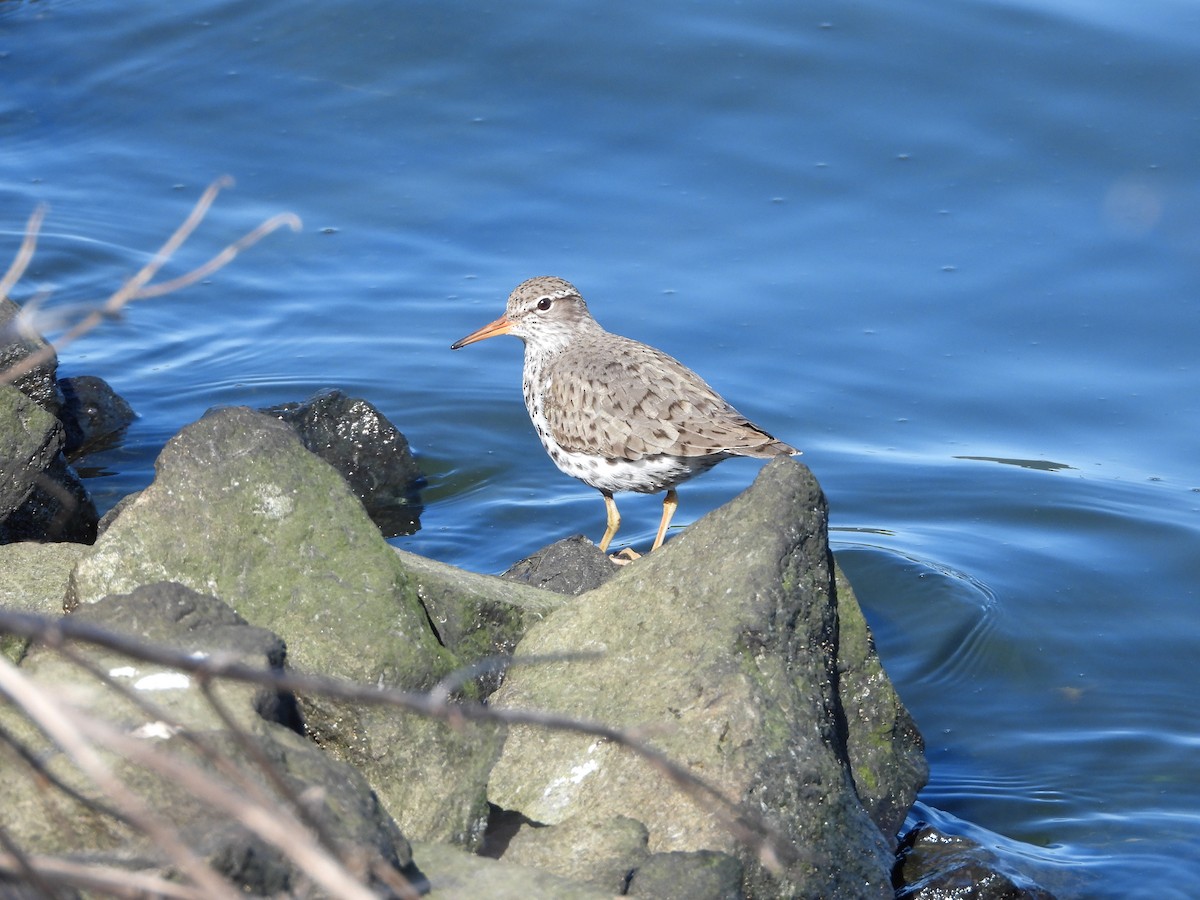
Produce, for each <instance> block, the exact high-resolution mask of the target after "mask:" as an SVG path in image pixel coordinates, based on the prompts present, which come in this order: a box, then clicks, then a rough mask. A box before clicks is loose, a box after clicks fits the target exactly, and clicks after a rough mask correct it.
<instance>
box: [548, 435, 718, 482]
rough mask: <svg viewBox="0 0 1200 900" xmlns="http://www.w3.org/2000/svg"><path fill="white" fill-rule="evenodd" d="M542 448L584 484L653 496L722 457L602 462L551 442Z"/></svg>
mask: <svg viewBox="0 0 1200 900" xmlns="http://www.w3.org/2000/svg"><path fill="white" fill-rule="evenodd" d="M542 445H543V446H544V447H545V448H546V452H547V453H548V454H550V458H551V459H552V460H554V464H555V465H556V466H558V468H559V469H560V470H561V471H563V472H565V473H566V474H568V475H570V476H571V477H572V478H578V479H579V480H580V481H582V482H583V483H584V484H586V485H589V486H591V487H594V488H596V489H597V490H600V491H609V492H612V493H616V492H619V491H637V492H638V493H641V494H655V493H658V492H659V491H665V490H666V489H667V488H670V487H674V486H675V485H677V484H679V483H680V482H682V481H686V480H687V479H689V478H691V477H692V476H693V475H699V474H700V473H701V472H706V471H708V470H709V469H711V468H712V467H713V466H715V465H716V464H717V463H719V462H720V461H721V459H722V458H723V457H722V456H692V457H682V456H669V455H660V456H647V457H644V458H642V459H632V460H631V459H605V458H603V457H600V456H594V455H592V454H588V453H576V452H572V451H570V450H564V449H563V448H562V447H560V446H559V445H558V444H556V443H554V442H553V441H543V442H542Z"/></svg>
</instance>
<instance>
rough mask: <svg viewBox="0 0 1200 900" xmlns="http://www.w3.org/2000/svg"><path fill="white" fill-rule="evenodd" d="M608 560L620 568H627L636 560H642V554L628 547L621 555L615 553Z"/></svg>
mask: <svg viewBox="0 0 1200 900" xmlns="http://www.w3.org/2000/svg"><path fill="white" fill-rule="evenodd" d="M608 558H609V560H611V561H612V562H614V563H616V564H617V565H618V566H627V565H629V564H630V563H631V562H633V561H634V560H635V559H641V558H642V554H640V553H638V552H637V551H636V550H634V549H633V548H632V547H626V548H625V549H624V550H622V551H621V552H620V553H613V554H612V555H611V556H609V557H608Z"/></svg>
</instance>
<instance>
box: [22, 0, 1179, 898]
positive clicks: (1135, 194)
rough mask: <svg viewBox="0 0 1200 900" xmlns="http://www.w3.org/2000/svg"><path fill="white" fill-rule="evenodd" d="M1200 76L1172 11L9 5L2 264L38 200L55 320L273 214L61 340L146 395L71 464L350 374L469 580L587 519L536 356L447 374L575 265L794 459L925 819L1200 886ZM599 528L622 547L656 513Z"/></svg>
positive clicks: (1068, 886)
mask: <svg viewBox="0 0 1200 900" xmlns="http://www.w3.org/2000/svg"><path fill="white" fill-rule="evenodd" d="M660 7H661V8H660ZM1197 97H1200V4H1197V3H1195V2H1193V0H1187V2H1184V0H1139V2H1138V3H1123V2H1118V0H1113V2H1108V3H1104V2H1099V0H1093V2H1083V0H1024V2H1021V0H1009V2H1000V0H994V2H984V0H957V2H954V0H938V2H934V0H886V2H885V0H864V2H861V3H856V4H844V3H835V2H829V0H825V2H815V3H809V4H796V3H785V2H745V3H741V4H727V3H705V2H697V3H690V4H686V5H678V4H676V5H668V6H661V5H653V4H638V3H629V2H615V3H607V4H604V5H602V6H601V5H596V4H584V3H577V2H575V3H573V2H556V3H538V2H534V3H528V4H508V5H504V4H501V5H491V6H486V7H485V6H477V5H472V4H455V3H404V4H401V3H393V2H345V3H338V4H295V3H283V2H278V0H265V2H260V3H253V4H248V3H233V2H222V3H217V2H199V0H197V2H189V3H172V4H164V3H156V2H148V0H127V2H125V3H122V4H111V3H97V2H90V3H85V2H68V0H41V2H9V3H5V4H2V5H0V256H2V257H3V258H4V259H5V260H7V258H8V257H9V256H10V255H11V254H12V253H13V252H15V249H16V246H17V244H18V243H19V235H20V232H21V230H22V228H23V225H24V221H25V218H26V217H27V216H28V214H29V213H30V212H31V211H32V210H33V208H34V206H35V205H36V204H38V203H47V204H49V214H48V217H47V219H46V224H45V226H44V229H43V233H42V235H41V240H40V242H39V247H38V253H37V256H36V258H35V261H34V264H33V266H32V267H31V270H30V272H29V274H28V275H27V277H26V278H25V280H24V281H23V282H22V283H21V284H20V285H19V286H18V288H17V290H16V291H14V297H15V298H16V299H18V300H22V301H24V300H27V299H29V298H31V297H34V296H43V297H45V299H44V301H43V304H44V313H43V326H44V328H45V329H46V330H47V331H49V332H55V331H56V330H57V329H59V328H61V324H62V322H64V321H69V320H70V317H71V316H72V315H75V314H77V313H78V312H79V310H80V309H83V308H86V306H87V304H89V303H92V302H95V301H96V300H98V299H100V298H103V297H104V296H106V295H107V294H108V293H109V292H111V291H112V290H113V289H114V288H115V287H116V286H117V285H118V284H119V283H120V281H121V279H122V278H124V277H127V276H128V275H129V274H131V273H132V272H133V271H134V270H135V269H136V268H138V267H139V266H141V265H143V264H144V263H145V262H146V261H147V260H148V259H149V257H150V255H151V254H152V253H153V252H154V251H155V249H156V248H157V247H158V246H159V245H160V244H161V243H162V241H163V240H164V239H165V238H166V236H167V235H168V234H169V232H170V231H171V230H172V229H173V228H174V227H175V226H176V224H178V223H179V221H181V220H182V218H183V217H184V216H185V215H186V213H187V211H188V209H189V208H190V207H191V204H192V203H193V202H194V201H195V200H196V198H197V197H198V196H199V194H200V192H201V191H202V190H203V188H204V186H205V185H207V184H208V183H209V182H210V181H211V180H213V179H214V178H216V177H217V176H219V175H222V174H229V175H232V176H233V177H234V178H235V179H236V182H237V185H236V188H234V189H231V190H228V191H226V192H224V193H223V194H222V195H221V197H220V198H219V200H218V202H217V204H216V206H215V207H214V208H213V210H212V212H211V213H210V215H209V216H208V217H207V219H206V220H205V222H204V223H203V225H202V226H201V228H200V229H199V230H198V232H197V233H196V234H195V235H194V237H193V238H192V240H191V241H189V243H188V244H187V246H186V247H185V249H184V251H183V252H182V253H181V254H180V255H179V257H178V258H177V259H176V260H174V261H172V262H171V263H170V264H168V266H167V270H166V272H167V274H169V275H175V274H179V273H180V272H182V271H183V270H184V269H185V268H187V267H190V266H192V265H196V264H198V263H200V262H202V261H203V260H204V259H206V258H207V257H208V256H210V255H211V254H213V253H216V252H217V251H218V250H219V249H220V248H221V247H223V246H224V245H225V244H226V243H228V242H230V241H232V240H234V239H235V238H236V237H237V236H238V235H239V234H240V233H242V232H243V231H246V230H248V229H250V228H252V227H253V226H254V225H255V224H257V222H258V221H260V220H261V219H263V218H265V217H267V216H269V215H272V214H274V213H276V212H280V211H284V210H289V211H292V212H294V213H296V214H297V215H299V216H300V217H301V218H302V219H303V220H304V223H305V227H304V229H303V231H302V232H300V233H298V234H292V233H288V232H281V233H278V234H275V235H273V236H272V237H270V238H268V239H267V240H266V241H265V242H263V243H262V244H261V245H259V246H257V247H255V248H253V249H252V250H250V251H248V252H247V253H245V254H244V255H243V256H241V257H239V258H238V259H237V260H236V261H235V262H234V263H233V264H232V265H230V266H229V267H228V268H226V269H224V270H222V271H220V272H219V273H217V274H215V275H213V276H211V277H210V278H209V279H207V280H206V282H205V283H203V284H202V285H198V286H196V287H193V288H191V289H189V290H187V291H185V292H183V293H180V294H178V295H175V296H172V297H170V298H163V299H159V300H152V301H146V302H143V303H140V304H136V305H134V306H132V307H130V308H129V309H128V310H127V311H126V314H125V316H124V317H123V319H122V320H121V321H119V322H115V323H110V324H106V325H105V326H104V327H103V328H101V329H100V330H98V331H96V332H94V333H93V334H91V335H89V336H88V337H87V338H85V339H84V340H82V341H80V342H79V343H77V344H75V345H73V346H71V347H70V348H67V349H65V350H64V351H63V352H62V354H61V370H62V373H63V374H97V375H101V376H103V377H105V378H107V379H108V380H109V381H110V382H111V383H112V384H113V385H114V386H115V387H116V388H117V389H118V390H119V391H120V392H121V393H122V394H123V395H124V396H125V397H126V398H127V399H128V400H129V401H130V402H131V404H132V405H133V406H134V408H135V409H136V410H137V411H138V412H139V413H140V415H141V418H140V419H139V420H138V421H137V422H136V423H135V425H134V426H133V428H132V429H131V430H130V432H129V436H128V440H127V442H126V444H125V445H124V446H123V447H122V448H121V449H119V450H113V451H110V452H108V453H106V454H103V455H102V456H100V457H97V458H94V459H92V460H90V461H89V469H88V474H89V476H90V477H89V479H88V483H89V487H90V488H91V489H92V490H93V491H94V493H95V494H96V496H97V499H98V501H99V503H100V504H101V506H102V507H108V506H111V505H112V503H114V502H116V500H117V499H119V498H120V497H121V496H122V495H124V494H125V493H127V492H129V491H131V490H135V489H137V488H139V487H142V486H144V485H145V484H146V483H147V482H148V481H149V480H150V478H151V477H152V463H153V459H154V457H155V455H156V454H157V452H158V449H159V448H160V447H161V445H162V444H163V442H164V441H166V440H167V439H168V438H169V437H170V436H171V435H172V434H174V433H175V432H176V431H178V430H179V429H180V428H181V427H183V426H184V425H186V424H188V423H189V422H191V421H193V420H195V419H196V418H197V417H198V416H199V415H201V414H202V413H203V412H204V410H205V409H207V408H208V407H210V406H214V405H219V404H249V405H253V406H265V405H268V404H273V403H278V402H283V401H288V400H296V399H303V398H304V397H307V396H308V395H309V394H311V393H312V392H313V391H315V390H317V389H319V388H323V387H329V386H336V387H340V388H342V389H343V390H346V391H348V392H351V393H354V394H358V395H361V396H365V397H367V398H369V399H370V400H372V401H373V402H374V403H375V404H376V405H378V406H379V407H380V408H381V409H382V410H383V411H384V412H385V413H386V414H387V415H388V416H389V417H391V418H392V420H393V421H394V422H395V423H396V424H397V425H398V426H399V427H400V428H401V429H402V430H403V431H404V432H405V433H406V434H407V435H408V437H409V439H410V440H411V441H412V442H413V445H414V447H415V449H416V451H417V452H418V453H419V455H420V458H421V462H422V465H423V466H424V468H425V470H426V471H427V472H428V474H429V481H430V484H429V488H428V489H427V491H426V493H425V495H424V499H425V501H426V504H427V505H426V512H425V516H424V518H423V528H422V530H421V531H420V532H419V533H417V534H416V535H413V536H412V537H408V538H401V539H398V540H397V541H396V543H397V544H398V545H400V546H403V547H406V548H407V549H410V550H413V551H416V552H418V553H423V554H426V555H429V556H431V557H434V558H437V559H441V560H444V561H446V562H450V563H454V564H457V565H462V566H465V567H468V568H471V569H473V570H476V571H482V572H494V571H498V570H500V569H502V568H504V567H506V566H507V565H508V564H509V563H510V562H512V561H513V560H515V559H517V558H519V557H521V556H524V555H526V554H527V553H529V552H531V551H533V550H535V549H537V548H538V547H540V546H542V545H544V544H546V543H548V542H550V541H551V540H554V539H557V538H560V537H563V536H566V535H568V534H571V533H574V532H577V531H584V532H585V533H587V534H589V535H591V536H592V537H593V538H598V537H599V534H600V532H601V530H602V526H603V506H602V504H601V502H600V499H599V497H598V495H596V493H595V492H594V491H591V490H590V489H588V488H586V487H583V486H582V485H580V484H578V483H576V482H574V481H572V480H570V479H568V478H565V477H564V476H561V475H559V474H558V472H557V471H556V470H555V469H554V468H553V466H552V464H551V463H550V462H549V460H548V459H546V457H545V455H544V454H543V453H542V451H541V448H540V446H539V445H538V443H537V441H536V438H535V437H534V434H533V431H532V429H531V428H530V426H529V423H528V421H527V419H526V417H525V412H524V409H523V407H522V405H521V400H520V392H519V379H520V373H519V369H520V345H519V343H518V342H517V341H515V340H512V339H501V340H496V341H490V342H487V343H485V344H481V345H477V346H472V347H470V348H467V349H465V350H463V351H460V352H457V353H451V352H450V351H449V350H448V347H449V344H450V343H451V342H452V341H454V340H455V339H457V338H459V337H461V336H463V335H465V334H466V333H468V332H469V331H472V330H474V329H475V328H476V327H478V326H479V325H482V324H484V323H485V322H488V321H490V320H491V319H493V318H495V316H496V315H498V314H499V312H500V310H501V308H502V305H503V301H504V298H505V296H506V295H507V293H508V291H509V290H510V289H511V288H512V287H513V286H514V285H515V284H516V283H517V282H519V281H521V280H522V279H524V278H526V277H529V276H531V275H536V274H544V273H549V274H558V275H562V276H564V277H566V278H568V279H570V280H572V281H573V282H575V283H576V284H577V285H578V286H579V287H580V288H581V290H582V291H583V292H584V295H585V296H586V297H588V299H589V300H590V302H591V305H592V309H593V311H594V312H595V313H596V315H597V317H598V318H599V319H600V320H601V321H602V322H604V323H605V324H606V325H608V326H609V327H610V328H612V329H613V330H616V331H620V332H622V333H625V334H628V335H630V336H632V337H635V338H638V339H640V340H644V341H647V342H649V343H652V344H655V345H657V346H660V347H662V348H664V349H666V350H667V351H668V352H671V353H673V354H674V355H676V356H678V357H680V358H681V359H682V360H683V361H684V362H686V363H687V364H689V365H691V366H692V367H694V368H696V369H697V370H699V371H700V372H702V373H703V375H704V376H705V377H706V379H707V380H709V381H710V382H711V383H712V384H714V386H716V387H717V388H718V389H719V390H720V391H721V392H722V393H724V394H725V395H726V396H727V397H728V398H729V399H730V400H731V401H732V402H734V403H735V404H736V405H737V406H738V407H739V408H740V409H741V410H742V411H743V412H744V413H746V414H747V415H748V416H750V417H751V418H752V419H754V420H756V421H758V422H759V423H760V424H762V425H763V426H764V427H766V428H767V429H768V430H770V431H771V432H772V433H774V434H776V435H778V436H779V437H780V438H782V439H784V440H786V441H788V442H790V443H794V444H796V445H798V446H800V447H802V448H803V449H804V452H805V455H804V457H803V459H804V461H805V462H807V463H808V464H809V465H810V466H811V467H812V468H813V470H814V471H815V472H816V474H817V476H818V477H819V478H820V480H821V482H822V484H823V485H824V487H825V489H826V492H827V493H828V496H829V500H830V505H831V514H832V522H833V527H834V529H835V530H834V533H833V538H834V540H835V549H836V551H837V553H838V555H839V559H840V560H841V562H842V564H843V566H844V567H845V568H846V570H847V571H848V572H849V573H850V574H851V576H852V578H853V579H854V582H855V584H856V586H857V587H858V591H859V594H860V599H861V600H862V602H863V604H864V607H865V610H866V614H867V616H868V619H869V621H870V622H871V624H872V626H873V628H874V629H875V633H876V637H877V640H878V645H879V650H880V654H881V656H882V658H883V660H884V663H885V665H886V666H887V668H888V670H889V672H890V673H891V675H892V677H893V678H894V680H895V681H896V683H897V685H898V686H899V690H900V693H901V695H902V696H903V698H904V700H905V702H906V703H907V704H908V706H909V707H910V709H911V710H912V712H913V714H914V716H915V717H916V719H917V722H918V723H919V725H920V727H921V729H922V731H923V732H924V734H925V737H926V740H927V743H928V755H929V759H930V763H931V767H932V773H931V780H930V784H929V786H928V788H926V790H925V791H924V792H923V794H922V797H921V802H922V804H924V806H923V813H924V814H925V815H928V816H932V817H936V818H938V819H939V821H941V822H943V824H944V825H946V826H947V827H956V828H959V829H961V830H964V831H967V832H969V833H971V834H972V835H973V836H975V837H976V838H979V839H981V840H984V841H985V842H987V843H989V844H990V845H992V846H994V847H995V849H996V850H997V852H999V853H1001V854H1002V855H1003V856H1004V858H1005V859H1006V860H1008V861H1009V862H1010V863H1011V864H1012V865H1013V866H1014V867H1016V868H1018V869H1019V870H1021V871H1024V872H1027V873H1030V874H1032V875H1034V876H1035V877H1037V878H1039V879H1041V881H1042V883H1044V884H1046V885H1047V886H1049V887H1051V888H1053V889H1054V890H1056V891H1057V892H1059V893H1060V895H1061V896H1063V897H1113V898H1117V897H1121V898H1125V897H1153V898H1172V897H1189V896H1200V767H1198V766H1197V765H1196V758H1197V757H1196V753H1197V748H1198V745H1200V716H1198V714H1197V703H1196V699H1195V690H1196V689H1195V684H1196V675H1197V669H1198V665H1197V659H1198V658H1200V654H1198V650H1200V617H1198V616H1197V614H1196V608H1197V602H1198V600H1200V598H1198V596H1197V592H1198V587H1200V472H1198V471H1197V458H1198V449H1200V448H1198V446H1197V419H1198V415H1197V413H1198V412H1200V370H1198V368H1197V346H1198V344H1200V303H1198V302H1197V297H1198V296H1200V113H1198V112H1197V110H1198V109H1200V107H1198V105H1197ZM758 467H759V465H758V464H757V463H755V462H752V461H743V460H736V461H730V462H728V463H725V464H723V465H722V466H720V467H719V468H717V469H715V470H714V471H713V472H711V473H710V474H708V475H706V476H704V477H703V478H701V479H698V480H696V481H695V482H693V483H690V484H688V485H685V486H684V488H683V490H682V491H681V505H680V512H679V515H678V517H677V522H678V523H679V524H681V525H684V524H686V523H687V522H690V521H692V520H694V519H695V518H697V517H698V516H700V515H702V514H703V513H704V512H706V511H708V510H710V509H712V508H714V507H716V506H718V505H720V504H721V503H723V502H724V501H726V500H727V499H729V498H730V497H732V496H734V495H735V494H736V493H738V492H739V491H740V490H742V489H743V488H744V487H745V486H746V485H747V484H748V483H749V482H750V481H751V480H752V479H753V477H754V475H755V473H756V472H757V470H758ZM621 507H622V512H623V514H624V517H625V523H624V525H623V529H622V533H621V537H622V538H623V539H625V540H626V541H631V542H634V543H637V544H639V545H640V544H645V543H648V542H649V540H650V539H651V538H652V536H653V532H654V528H655V526H656V525H657V521H658V509H659V507H658V502H657V500H656V499H654V498H645V497H637V496H634V497H630V498H628V499H624V500H623V502H622V504H621Z"/></svg>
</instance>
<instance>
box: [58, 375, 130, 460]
mask: <svg viewBox="0 0 1200 900" xmlns="http://www.w3.org/2000/svg"><path fill="white" fill-rule="evenodd" d="M58 386H59V389H60V390H61V392H62V397H63V404H62V408H61V409H60V410H59V414H58V417H59V419H61V420H62V423H63V427H64V428H65V429H66V438H67V442H66V446H65V447H64V448H63V453H64V454H65V455H66V457H67V459H69V460H75V459H78V458H79V457H81V456H87V455H88V454H90V453H96V452H99V451H100V450H107V449H109V448H110V447H113V446H115V445H116V444H117V443H118V442H119V441H120V440H121V437H122V436H123V435H124V433H125V429H126V428H128V427H129V425H130V423H131V422H133V420H134V419H136V418H137V414H136V413H134V411H133V407H131V406H130V405H129V404H128V403H127V402H125V399H124V398H123V397H122V396H121V395H120V394H118V393H117V392H116V391H114V390H113V389H112V387H111V386H110V385H109V383H108V382H107V381H105V380H104V379H103V378H99V377H97V376H95V375H77V376H74V377H72V378H60V379H59V380H58Z"/></svg>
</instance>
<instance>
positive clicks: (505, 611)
mask: <svg viewBox="0 0 1200 900" xmlns="http://www.w3.org/2000/svg"><path fill="white" fill-rule="evenodd" d="M395 552H396V555H397V557H398V558H399V559H400V561H401V563H402V564H403V566H404V569H405V571H406V572H407V573H408V577H409V582H410V584H412V585H413V587H414V588H415V590H416V593H417V597H418V599H419V600H420V601H421V605H422V606H423V607H424V608H425V611H426V613H427V614H428V615H429V623H430V625H432V626H433V629H434V632H435V633H436V634H437V637H438V640H439V641H440V642H441V643H442V646H444V647H446V648H447V649H448V650H450V651H451V652H453V653H454V654H455V655H456V656H457V657H458V658H459V659H461V660H463V661H464V662H469V663H473V662H478V661H490V663H491V664H490V665H486V666H485V667H483V668H482V670H481V671H480V673H479V675H478V677H477V678H476V679H475V683H476V685H477V686H478V696H479V697H480V698H482V697H486V696H487V695H489V694H490V693H491V692H492V691H494V690H495V689H496V687H497V685H498V684H499V682H500V680H501V678H502V677H503V675H504V671H505V670H506V668H507V658H508V657H509V656H511V655H512V651H513V648H514V647H515V646H516V644H517V641H519V640H520V639H521V637H522V636H523V635H524V634H525V632H526V631H527V630H528V628H529V626H530V625H531V624H533V623H534V622H537V621H540V620H541V619H543V618H545V617H546V616H547V615H549V614H550V613H551V612H553V611H554V610H556V609H558V608H559V607H560V606H562V605H563V603H564V600H563V598H562V597H559V596H557V595H556V594H552V593H548V592H546V591H543V590H537V589H534V588H529V587H525V586H524V585H521V584H509V583H507V582H505V581H501V580H500V579H499V578H495V577H493V576H490V575H477V574H475V573H473V572H467V571H465V570H463V569H458V568H455V567H454V566H448V565H446V564H444V563H439V562H437V561H435V560H432V559H426V558H425V557H423V556H417V555H416V554H415V553H408V552H406V551H404V550H399V549H397V550H396V551H395Z"/></svg>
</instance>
